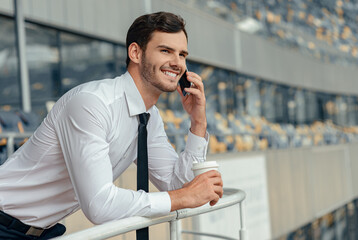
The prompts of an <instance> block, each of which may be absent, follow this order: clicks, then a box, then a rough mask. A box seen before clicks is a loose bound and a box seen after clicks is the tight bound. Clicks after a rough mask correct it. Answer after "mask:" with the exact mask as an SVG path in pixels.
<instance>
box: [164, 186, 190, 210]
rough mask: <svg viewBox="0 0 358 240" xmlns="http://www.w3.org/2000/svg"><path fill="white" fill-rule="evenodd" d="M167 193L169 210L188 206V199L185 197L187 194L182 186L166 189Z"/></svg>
mask: <svg viewBox="0 0 358 240" xmlns="http://www.w3.org/2000/svg"><path fill="white" fill-rule="evenodd" d="M168 194H169V197H170V200H171V209H170V211H171V212H172V211H176V210H179V209H183V208H187V207H188V206H189V200H188V199H187V197H186V195H187V194H185V189H184V188H180V189H177V190H172V191H168Z"/></svg>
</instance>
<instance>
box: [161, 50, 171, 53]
mask: <svg viewBox="0 0 358 240" xmlns="http://www.w3.org/2000/svg"><path fill="white" fill-rule="evenodd" d="M160 51H161V52H162V53H169V51H168V50H167V49H162V50H160Z"/></svg>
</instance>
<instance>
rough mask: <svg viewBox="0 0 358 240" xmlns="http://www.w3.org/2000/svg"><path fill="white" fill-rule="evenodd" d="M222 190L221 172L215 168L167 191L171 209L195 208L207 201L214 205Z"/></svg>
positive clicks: (221, 194)
mask: <svg viewBox="0 0 358 240" xmlns="http://www.w3.org/2000/svg"><path fill="white" fill-rule="evenodd" d="M223 192H224V191H223V181H222V179H221V174H220V173H219V172H218V171H216V170H211V171H208V172H205V173H203V174H200V175H198V176H196V177H195V178H194V179H193V180H192V181H191V182H188V183H186V184H184V185H183V188H181V189H178V190H173V191H169V192H168V193H169V196H170V198H171V202H172V207H171V211H175V210H178V209H182V208H196V207H200V206H202V205H204V204H206V203H208V202H210V206H214V205H215V204H216V203H217V202H218V201H219V199H220V198H221V197H222V196H223Z"/></svg>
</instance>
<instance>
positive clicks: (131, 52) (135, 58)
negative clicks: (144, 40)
mask: <svg viewBox="0 0 358 240" xmlns="http://www.w3.org/2000/svg"><path fill="white" fill-rule="evenodd" d="M128 56H129V58H130V60H131V61H132V62H134V63H140V61H141V58H142V49H141V48H140V47H139V45H138V43H136V42H133V43H131V44H130V45H129V47H128Z"/></svg>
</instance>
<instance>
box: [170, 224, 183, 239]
mask: <svg viewBox="0 0 358 240" xmlns="http://www.w3.org/2000/svg"><path fill="white" fill-rule="evenodd" d="M169 224H170V240H181V225H180V221H179V220H174V221H170V222H169Z"/></svg>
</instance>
